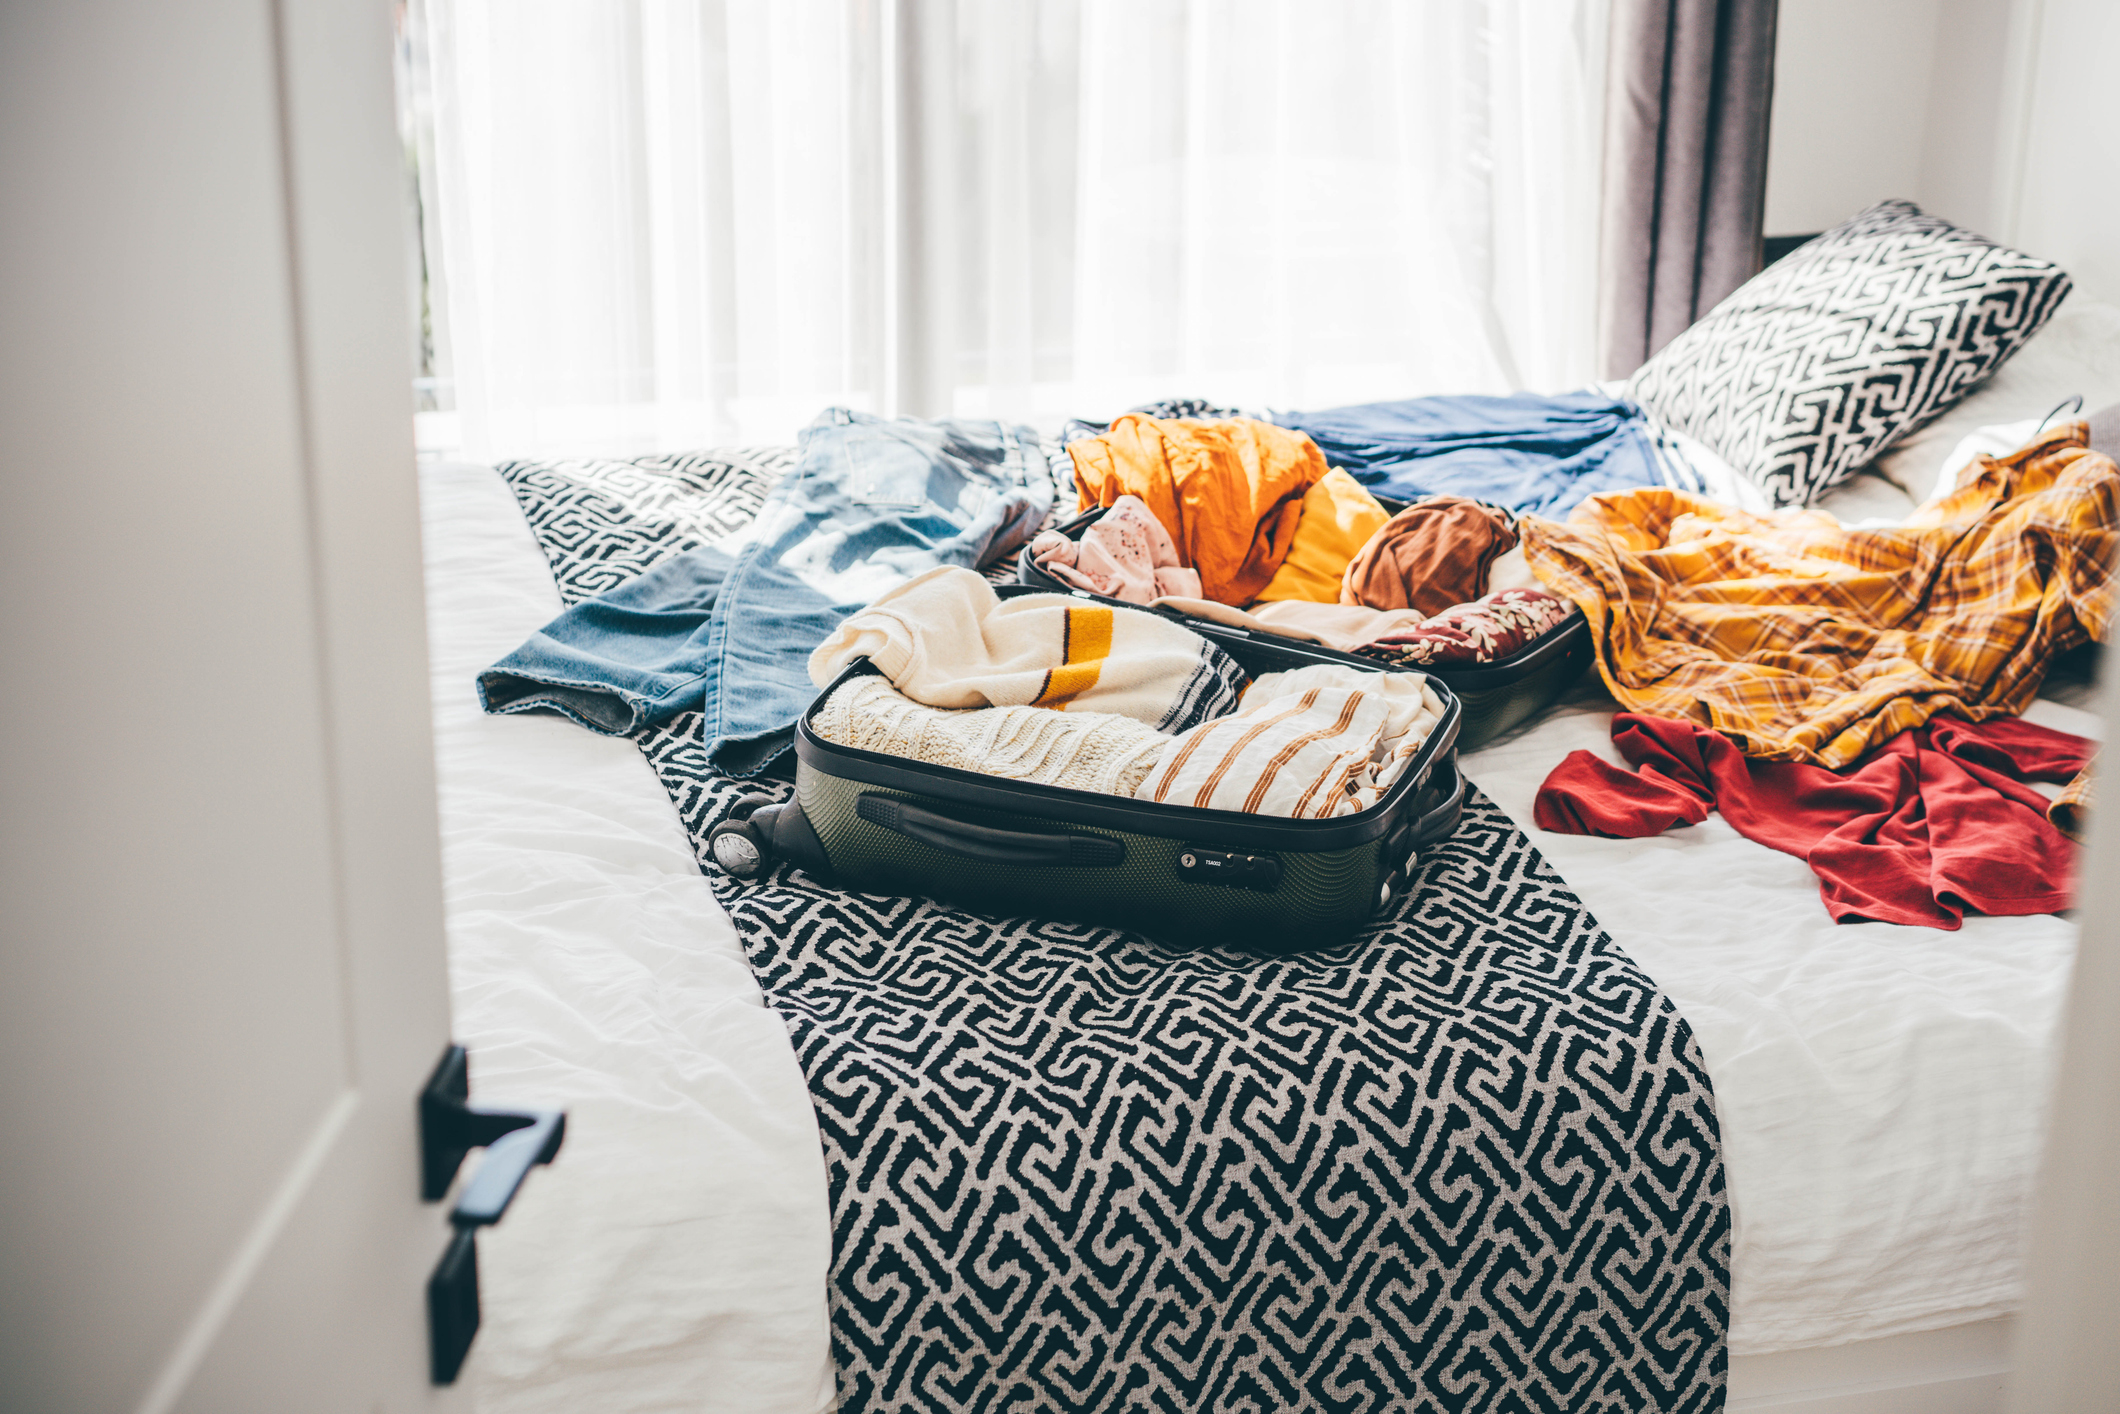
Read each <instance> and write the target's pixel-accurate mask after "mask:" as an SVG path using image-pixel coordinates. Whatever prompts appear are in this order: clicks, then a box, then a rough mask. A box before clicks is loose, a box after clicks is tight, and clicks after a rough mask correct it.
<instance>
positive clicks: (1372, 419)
mask: <svg viewBox="0 0 2120 1414" xmlns="http://www.w3.org/2000/svg"><path fill="white" fill-rule="evenodd" d="M1273 418H1274V421H1275V422H1277V423H1279V424H1280V425H1281V426H1283V427H1291V428H1294V429H1296V430H1297V431H1299V432H1307V433H1309V434H1310V438H1311V440H1312V441H1314V442H1316V443H1317V444H1318V450H1320V451H1322V452H1323V453H1324V454H1325V460H1326V461H1327V462H1328V463H1330V464H1331V465H1333V466H1336V467H1343V468H1345V469H1346V470H1347V472H1348V473H1349V474H1350V475H1352V476H1353V477H1354V478H1355V480H1357V481H1360V482H1362V483H1364V484H1365V485H1367V486H1368V487H1369V488H1370V489H1371V490H1372V491H1375V492H1377V493H1378V494H1380V495H1385V496H1395V497H1397V498H1398V499H1400V500H1404V501H1410V500H1413V499H1415V498H1417V497H1421V496H1433V495H1439V494H1447V495H1452V496H1469V497H1471V498H1472V499H1473V500H1476V501H1486V502H1489V503H1490V504H1493V505H1497V506H1506V507H1508V508H1509V509H1510V510H1513V511H1520V512H1528V513H1530V514H1533V515H1542V516H1551V517H1556V518H1557V517H1560V516H1564V515H1566V514H1567V513H1568V511H1569V510H1570V509H1571V508H1573V507H1574V506H1575V505H1576V503H1578V502H1579V501H1581V500H1583V499H1584V498H1585V497H1587V496H1594V495H1597V494H1598V493H1599V492H1601V491H1623V490H1625V489H1627V488H1628V487H1630V486H1660V485H1663V484H1664V477H1663V475H1662V473H1661V472H1660V470H1659V463H1658V460H1657V456H1656V450H1655V446H1654V444H1653V442H1652V441H1651V439H1650V437H1649V433H1648V425H1647V423H1646V422H1645V421H1644V419H1643V418H1642V415H1641V411H1640V409H1638V408H1636V407H1635V406H1634V405H1633V404H1632V403H1629V402H1625V401H1622V400H1621V399H1618V398H1609V397H1606V396H1605V395H1604V394H1602V393H1597V392H1578V393H1559V394H1553V395H1546V394H1540V393H1516V394H1512V395H1510V396H1509V397H1486V396H1474V395H1466V396H1454V397H1434V398H1406V399H1403V400H1401V401H1398V402H1388V403H1362V404H1357V405H1356V406H1353V407H1342V408H1329V409H1327V410H1325V411H1323V412H1276V413H1274V415H1273Z"/></svg>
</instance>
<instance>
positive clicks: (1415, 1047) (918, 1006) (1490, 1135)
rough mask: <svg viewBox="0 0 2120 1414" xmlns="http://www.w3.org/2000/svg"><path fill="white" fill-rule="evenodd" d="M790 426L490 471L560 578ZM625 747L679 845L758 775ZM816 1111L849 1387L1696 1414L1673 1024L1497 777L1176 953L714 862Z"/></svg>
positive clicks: (1682, 1086)
mask: <svg viewBox="0 0 2120 1414" xmlns="http://www.w3.org/2000/svg"><path fill="white" fill-rule="evenodd" d="M791 459H792V457H791V451H790V449H784V448H773V449H764V450H758V451H737V452H720V453H713V454H705V455H698V456H690V457H668V458H649V459H644V460H641V461H638V462H560V463H527V462H517V463H512V464H510V465H508V466H505V467H503V468H502V469H501V472H502V475H503V476H504V477H505V478H506V479H507V480H508V483H509V485H510V486H511V488H512V489H513V490H514V492H515V495H516V498H517V501H518V502H519V504H521V506H522V507H523V510H524V512H525V514H526V515H527V516H528V518H529V521H530V524H531V526H532V528H533V529H534V531H535V532H536V535H537V539H538V542H539V544H540V545H541V546H542V547H543V549H544V552H545V555H546V557H547V559H548V560H549V561H550V562H551V565H552V569H553V574H554V576H555V578H556V579H557V580H558V583H559V587H560V591H561V593H562V595H563V596H564V597H565V598H566V600H567V601H568V602H569V603H572V602H574V601H576V600H578V599H581V598H584V597H587V596H589V595H593V594H598V593H601V592H603V591H604V590H607V589H609V588H611V587H613V586H614V585H616V584H619V583H621V582H623V581H624V580H626V579H628V578H630V577H632V576H633V575H635V574H638V573H640V572H641V571H642V570H645V569H647V568H648V567H649V566H650V565H652V564H654V563H656V562H657V561H659V560H661V559H663V558H664V557H666V556H668V555H672V554H676V553H679V552H680V551H683V550H686V549H689V548H691V547H692V546H694V545H697V544H700V543H703V542H708V541H713V540H717V539H719V538H721V537H722V536H723V535H726V534H728V533H729V532H731V531H733V530H735V529H737V528H738V527H740V526H741V525H742V524H744V523H745V522H746V521H748V520H749V518H750V517H751V516H752V515H753V514H754V513H755V511H756V509H757V507H758V504H759V501H760V499H761V497H762V496H763V494H764V492H765V490H766V488H767V487H768V486H769V485H770V484H771V482H772V480H773V478H774V477H776V476H777V475H778V474H779V473H780V472H781V471H782V470H784V469H785V468H786V467H787V465H788V464H789V463H790V461H791ZM698 728H699V721H698V718H697V717H696V716H688V717H684V718H680V719H679V720H677V721H676V722H674V723H672V724H671V725H670V726H668V727H666V728H662V729H658V730H654V731H650V732H646V733H643V734H642V735H641V736H640V737H639V738H637V740H638V743H639V745H640V748H641V750H642V751H644V752H645V753H646V754H647V756H648V759H649V761H650V762H652V763H653V764H654V767H655V770H656V772H657V774H658V775H659V776H660V778H661V780H662V782H663V784H664V786H665V787H667V788H668V790H669V792H670V797H671V799H672V800H673V801H674V802H675V803H676V805H677V809H678V813H679V814H680V815H681V816H682V817H683V820H684V824H685V828H686V829H687V830H688V831H689V832H690V834H691V838H692V842H693V847H694V849H695V851H696V852H698V853H699V854H700V856H701V857H702V858H704V857H705V849H704V842H705V838H706V832H707V829H708V827H709V826H711V825H712V824H713V823H714V822H715V821H717V820H719V819H720V818H721V817H722V816H723V815H724V814H725V813H726V812H727V811H728V809H729V807H730V806H731V805H732V804H733V803H734V802H735V800H736V799H737V798H739V797H740V796H743V795H745V794H751V793H763V794H769V795H775V796H781V795H784V794H785V792H786V788H785V787H783V786H778V785H773V784H767V785H765V786H764V787H763V788H762V789H761V786H760V784H759V783H757V782H742V783H739V782H730V781H725V780H722V779H720V778H718V777H715V776H713V775H712V774H710V773H709V772H708V771H707V769H706V765H705V760H704V752H703V750H702V745H701V742H700V740H699V731H698ZM706 872H707V873H708V875H709V876H710V877H711V878H712V879H713V881H714V886H715V889H716V891H717V893H718V894H719V896H720V898H721V900H722V902H723V904H724V905H725V906H726V907H727V909H728V911H729V915H730V917H731V918H732V919H733V920H734V921H735V925H736V928H737V931H738V933H739V934H740V935H741V936H742V939H743V943H744V947H745V949H746V951H747V953H748V954H749V957H750V961H751V965H752V967H753V969H754V970H755V971H756V973H757V975H758V981H759V984H760V986H761V987H763V989H764V991H765V995H766V998H767V1000H768V1001H769V1002H770V1003H771V1004H772V1005H773V1007H774V1008H775V1009H776V1010H777V1011H778V1012H779V1013H780V1015H781V1016H782V1017H783V1018H784V1019H785V1020H786V1022H787V1025H788V1030H789V1033H790V1034H791V1036H792V1037H793V1040H794V1045H795V1054H796V1056H797V1058H798V1060H799V1062H800V1064H801V1066H802V1069H803V1073H804V1075H805V1076H806V1077H807V1079H808V1082H809V1087H810V1093H811V1096H812V1098H813V1099H814V1101H815V1103H816V1106H817V1117H818V1122H819V1128H820V1130H821V1132H822V1135H823V1140H824V1152H825V1161H826V1167H827V1172H828V1175H829V1180H830V1190H831V1204H832V1226H833V1238H834V1247H833V1253H834V1255H833V1266H832V1273H831V1289H830V1302H831V1316H832V1333H833V1355H834V1359H835V1362H836V1364H837V1367H838V1372H839V1386H840V1395H841V1405H840V1407H841V1409H843V1410H846V1411H850V1414H851V1412H852V1411H863V1414H866V1411H882V1410H905V1411H922V1414H925V1412H926V1411H942V1410H982V1411H985V1410H1012V1411H1014V1410H1046V1409H1068V1410H1076V1409H1081V1410H1107V1409H1144V1410H1164V1411H1180V1410H1185V1411H1191V1410H1202V1411H1205V1410H1216V1411H1223V1410H1259V1411H1267V1410H1292V1409H1304V1410H1310V1409H1316V1410H1334V1411H1383V1410H1393V1411H1398V1410H1467V1411H1488V1410H1539V1411H1546V1410H1552V1411H1570V1414H1579V1412H1580V1411H1589V1410H1637V1409H1660V1410H1687V1411H1707V1410H1715V1409H1720V1408H1721V1407H1722V1403H1723V1387H1724V1382H1725V1371H1726V1367H1727V1357H1726V1352H1725V1344H1724V1336H1725V1333H1726V1329H1727V1325H1728V1306H1729V1249H1730V1241H1729V1229H1730V1219H1729V1207H1728V1203H1727V1201H1726V1197H1725V1192H1724V1184H1723V1170H1722V1157H1721V1149H1720V1141H1719V1137H1718V1131H1717V1127H1716V1119H1715V1110H1714V1100H1713V1095H1712V1093H1711V1092H1710V1089H1709V1084H1708V1076H1707V1073H1706V1071H1705V1070H1704V1069H1703V1068H1702V1065H1701V1060H1700V1052H1699V1048H1698V1047H1697V1045H1696V1044H1695V1043H1694V1040H1693V1036H1692V1032H1691V1031H1690V1029H1689V1028H1688V1027H1687V1025H1686V1023H1685V1021H1684V1019H1683V1018H1681V1017H1680V1016H1679V1015H1678V1013H1677V1011H1676V1010H1674V1009H1673V1007H1672V1005H1671V1003H1670V1001H1669V1000H1668V999H1666V998H1665V997H1664V996H1663V994H1662V993H1661V992H1659V991H1658V990H1657V989H1656V986H1655V984H1654V983H1652V982H1651V981H1650V980H1649V978H1648V977H1647V976H1645V975H1644V974H1643V973H1642V971H1641V970H1640V969H1639V968H1637V967H1636V966H1635V965H1634V963H1633V962H1632V961H1631V960H1629V959H1628V957H1627V956H1626V955H1625V954H1624V953H1623V952H1621V951H1620V949H1619V948H1618V947H1617V946H1615V945H1614V943H1613V942H1612V940H1611V939H1610V938H1608V937H1606V936H1605V934H1604V933H1603V931H1602V930H1601V929H1600V928H1599V927H1598V924H1597V921H1596V920H1595V919H1594V918H1592V917H1591V916H1590V914H1589V911H1588V910H1587V909H1585V908H1584V907H1583V905H1582V903H1581V902H1580V901H1579V900H1578V899H1577V898H1576V897H1575V895H1574V894H1573V893H1572V892H1570V891H1569V889H1568V887H1567V885H1566V884H1564V883H1563V882H1562V881H1561V879H1560V878H1559V876H1558V875H1556V874H1555V873H1554V872H1553V870H1552V869H1550V868H1549V867H1547V865H1546V863H1545V861H1544V860H1543V859H1542V858H1541V857H1540V856H1539V854H1538V852H1537V850H1535V849H1534V848H1533V847H1532V845H1531V842H1530V840H1529V839H1527V838H1526V837H1525V835H1524V834H1523V832H1522V831H1520V830H1518V829H1517V828H1516V827H1515V826H1514V825H1513V824H1512V823H1511V822H1510V821H1509V819H1508V817H1506V816H1505V815H1503V814H1502V813H1501V811H1499V810H1498V809H1496V808H1495V807H1494V806H1493V804H1491V803H1490V802H1489V801H1487V800H1486V799H1485V798H1484V797H1482V796H1480V795H1478V794H1477V792H1474V793H1472V794H1471V795H1469V796H1468V798H1467V801H1466V808H1465V812H1464V818H1463V822H1462V824H1461V825H1460V827H1459V829H1458V831H1457V833H1456V834H1455V835H1454V836H1453V837H1452V838H1451V839H1450V840H1448V841H1447V842H1445V843H1444V844H1442V845H1440V846H1438V847H1437V848H1435V849H1434V850H1433V851H1432V852H1431V853H1430V855H1429V857H1428V859H1427V862H1426V865H1425V867H1424V868H1423V869H1422V870H1421V873H1420V875H1419V879H1418V882H1417V884H1416V886H1415V887H1413V888H1412V889H1410V890H1409V891H1408V894H1407V897H1406V899H1405V901H1404V902H1403V903H1402V904H1401V905H1400V907H1399V909H1398V910H1397V911H1396V912H1395V913H1394V914H1393V915H1392V916H1391V918H1390V919H1389V920H1388V921H1387V922H1385V923H1384V924H1382V925H1380V926H1378V927H1376V928H1373V929H1372V930H1370V931H1369V932H1367V933H1365V934H1363V935H1362V936H1361V937H1360V938H1359V939H1358V940H1356V941H1354V942H1351V943H1348V944H1346V945H1344V946H1342V947H1338V948H1334V949H1331V950H1328V951H1323V952H1316V953H1310V954H1306V955H1302V956H1297V957H1261V956H1256V955H1252V954H1248V953H1243V952H1237V951H1220V950H1210V951H1191V952H1186V951H1177V950H1174V949H1170V948H1166V947H1162V946H1159V945H1157V944H1155V943H1152V942H1149V941H1147V940H1145V939H1143V938H1141V937H1139V936H1136V935H1133V934H1129V933H1125V932H1119V931H1114V930H1111V929H1106V928H1097V927H1090V926H1087V925H1078V924H1070V923H1055V922H1046V921H1039V920H1036V919H1003V920H996V919H991V918H987V917H983V916H980V915H976V914H971V913H966V912H963V911H960V910H957V909H953V908H949V907H945V906H942V905H938V904H934V903H930V902H926V901H923V900H917V899H901V898H890V897H883V896H879V895H871V894H852V893H845V892H841V891H838V890H834V889H828V888H824V887H821V886H820V885H818V884H817V883H815V882H814V881H812V880H811V879H810V878H809V876H808V875H806V874H803V873H800V872H798V871H794V870H791V869H788V868H786V867H785V866H783V867H782V868H780V869H777V870H775V871H774V872H772V873H771V874H769V875H767V876H765V877H763V878H761V879H759V880H754V881H751V882H749V883H739V882H737V881H735V880H731V879H729V878H727V877H725V876H723V875H721V874H720V873H719V872H718V871H716V870H714V869H712V868H709V869H707V870H706Z"/></svg>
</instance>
